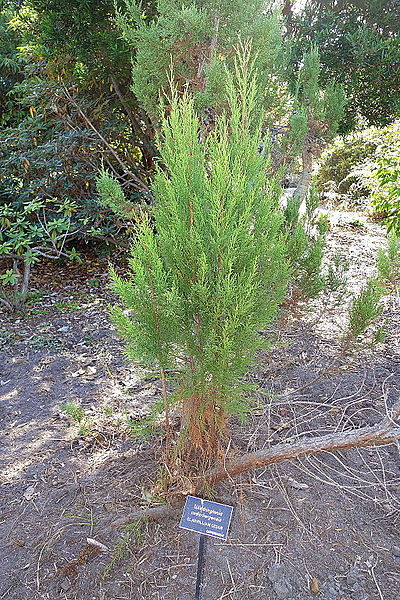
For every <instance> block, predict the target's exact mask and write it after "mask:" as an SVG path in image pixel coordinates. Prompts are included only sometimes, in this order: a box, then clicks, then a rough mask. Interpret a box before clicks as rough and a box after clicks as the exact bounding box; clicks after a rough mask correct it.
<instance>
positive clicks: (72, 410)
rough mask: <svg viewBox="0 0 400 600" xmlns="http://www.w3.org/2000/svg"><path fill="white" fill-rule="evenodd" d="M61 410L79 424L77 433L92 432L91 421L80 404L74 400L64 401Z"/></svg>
mask: <svg viewBox="0 0 400 600" xmlns="http://www.w3.org/2000/svg"><path fill="white" fill-rule="evenodd" d="M61 410H62V411H63V412H64V413H65V414H66V415H67V416H68V417H69V418H70V419H72V421H74V422H75V423H77V424H78V425H79V429H78V434H79V435H83V436H85V435H90V434H91V433H92V422H91V420H90V419H89V417H88V416H87V414H86V411H85V409H84V408H82V406H80V405H79V404H77V403H76V402H74V401H71V402H64V403H63V404H61Z"/></svg>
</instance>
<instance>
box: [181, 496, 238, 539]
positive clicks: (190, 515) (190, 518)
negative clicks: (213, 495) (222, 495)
mask: <svg viewBox="0 0 400 600" xmlns="http://www.w3.org/2000/svg"><path fill="white" fill-rule="evenodd" d="M232 512H233V506H228V505H227V504H220V503H219V502H211V501H210V500H203V499H202V498H195V497H194V496H187V497H186V502H185V507H184V509H183V513H182V518H181V522H180V523H179V527H181V528H182V529H188V530H189V531H195V532H196V533H200V534H202V535H209V536H211V537H216V538H220V539H222V540H226V538H227V537H228V530H229V525H230V522H231V518H232Z"/></svg>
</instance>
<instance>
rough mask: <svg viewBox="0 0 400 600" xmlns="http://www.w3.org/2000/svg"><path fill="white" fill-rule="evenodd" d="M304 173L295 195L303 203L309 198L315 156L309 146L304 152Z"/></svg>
mask: <svg viewBox="0 0 400 600" xmlns="http://www.w3.org/2000/svg"><path fill="white" fill-rule="evenodd" d="M302 163H303V171H302V173H301V176H300V179H299V183H298V184H297V188H296V190H295V192H294V194H293V197H294V198H300V199H301V202H303V200H304V199H305V198H306V197H307V193H308V190H309V188H310V184H311V174H312V167H313V154H312V152H311V151H310V148H309V147H308V144H307V145H306V147H305V148H304V150H303V152H302Z"/></svg>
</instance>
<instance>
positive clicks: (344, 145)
mask: <svg viewBox="0 0 400 600" xmlns="http://www.w3.org/2000/svg"><path fill="white" fill-rule="evenodd" d="M378 140H379V133H378V131H377V130H376V129H367V130H364V131H361V132H357V133H355V134H351V135H350V136H347V137H344V138H343V137H338V138H336V140H335V141H334V142H333V144H331V145H330V146H329V147H328V148H327V149H326V150H325V152H324V153H323V155H322V157H321V162H320V164H319V165H318V169H317V173H316V176H315V184H316V186H317V189H318V190H319V191H320V192H324V191H325V192H326V191H328V190H329V191H333V192H335V193H338V194H340V195H346V194H349V195H351V199H352V201H354V202H357V201H358V200H361V199H362V198H366V197H368V196H369V189H368V186H367V184H366V182H365V178H364V176H363V173H365V170H366V168H367V167H368V165H369V164H370V163H371V161H373V160H374V156H375V151H376V148H377V146H378V143H379V141H378Z"/></svg>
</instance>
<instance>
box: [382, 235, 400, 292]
mask: <svg viewBox="0 0 400 600" xmlns="http://www.w3.org/2000/svg"><path fill="white" fill-rule="evenodd" d="M377 268H378V278H379V280H380V281H381V282H382V283H384V284H391V285H393V284H395V283H397V282H398V281H399V280H400V238H398V237H397V236H396V234H394V233H392V234H391V235H389V237H388V247H387V249H386V250H384V249H382V248H381V249H380V250H379V251H378V256H377Z"/></svg>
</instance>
